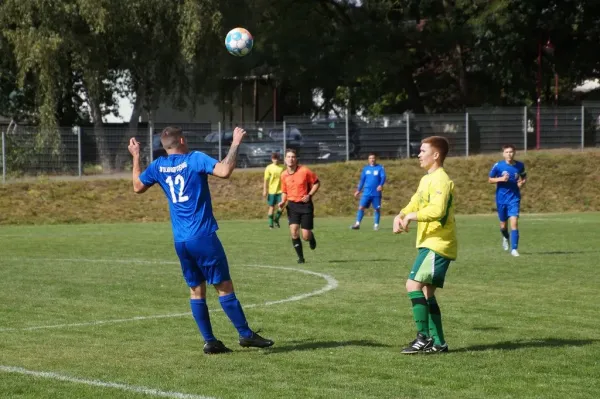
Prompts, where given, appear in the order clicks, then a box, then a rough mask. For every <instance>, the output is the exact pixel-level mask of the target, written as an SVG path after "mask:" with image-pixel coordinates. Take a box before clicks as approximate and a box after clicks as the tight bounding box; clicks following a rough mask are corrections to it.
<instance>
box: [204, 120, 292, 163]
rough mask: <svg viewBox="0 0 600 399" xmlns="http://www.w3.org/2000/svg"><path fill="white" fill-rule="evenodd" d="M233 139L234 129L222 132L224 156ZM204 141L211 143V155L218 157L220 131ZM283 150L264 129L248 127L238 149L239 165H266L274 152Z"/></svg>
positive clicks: (211, 134)
mask: <svg viewBox="0 0 600 399" xmlns="http://www.w3.org/2000/svg"><path fill="white" fill-rule="evenodd" d="M232 140H233V131H231V130H225V131H223V132H221V148H222V154H223V156H225V155H226V154H227V151H229V147H230V146H231V142H232ZM204 141H205V142H206V143H210V144H211V147H210V148H211V149H210V153H209V155H211V156H213V157H214V158H218V157H219V154H218V142H219V132H212V133H210V134H209V135H208V136H206V138H205V139H204ZM281 150H282V147H281V146H280V145H279V144H278V143H277V142H275V141H273V140H272V139H271V138H270V137H268V136H266V135H263V132H262V130H254V129H246V136H245V137H244V141H242V144H240V147H239V151H238V159H237V166H238V167H239V168H249V167H253V166H265V165H267V164H268V163H269V162H271V155H272V154H273V153H274V152H277V153H280V152H281Z"/></svg>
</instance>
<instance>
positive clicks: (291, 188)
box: [281, 165, 319, 202]
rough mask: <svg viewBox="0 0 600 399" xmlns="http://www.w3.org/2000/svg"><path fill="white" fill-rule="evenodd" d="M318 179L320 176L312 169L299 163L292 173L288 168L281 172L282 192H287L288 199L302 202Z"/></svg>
mask: <svg viewBox="0 0 600 399" xmlns="http://www.w3.org/2000/svg"><path fill="white" fill-rule="evenodd" d="M318 181H319V178H318V177H317V175H316V174H314V172H313V171H312V170H310V169H308V168H307V167H306V166H302V165H298V167H297V168H296V171H295V172H294V173H292V174H290V173H289V172H288V171H287V169H286V170H284V171H283V172H281V192H282V193H284V194H287V199H288V201H293V202H300V201H301V200H302V197H304V196H305V195H306V194H308V192H309V191H310V189H311V188H312V186H313V185H314V184H315V183H316V182H318Z"/></svg>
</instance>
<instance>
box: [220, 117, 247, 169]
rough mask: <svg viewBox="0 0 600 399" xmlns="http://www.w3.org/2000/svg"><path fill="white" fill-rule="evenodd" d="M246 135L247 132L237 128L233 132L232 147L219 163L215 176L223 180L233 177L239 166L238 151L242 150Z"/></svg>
mask: <svg viewBox="0 0 600 399" xmlns="http://www.w3.org/2000/svg"><path fill="white" fill-rule="evenodd" d="M245 135H246V131H245V130H244V129H242V128H240V127H236V128H235V129H234V130H233V140H232V141H231V147H229V152H228V153H227V155H226V156H225V158H223V160H222V161H221V162H218V163H217V164H216V165H215V168H214V170H213V173H212V174H213V176H217V177H220V178H222V179H229V176H231V174H232V173H233V170H234V169H235V166H236V164H237V156H238V151H239V149H240V144H241V142H242V139H243V138H244V136H245Z"/></svg>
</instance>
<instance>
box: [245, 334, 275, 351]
mask: <svg viewBox="0 0 600 399" xmlns="http://www.w3.org/2000/svg"><path fill="white" fill-rule="evenodd" d="M274 343H275V342H273V341H271V340H270V339H266V338H263V337H261V336H260V335H258V333H255V332H253V333H252V336H251V337H250V338H244V337H240V346H243V347H244V348H250V347H254V348H268V347H269V346H273V344H274Z"/></svg>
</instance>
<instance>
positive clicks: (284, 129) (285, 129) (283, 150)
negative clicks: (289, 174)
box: [281, 121, 287, 159]
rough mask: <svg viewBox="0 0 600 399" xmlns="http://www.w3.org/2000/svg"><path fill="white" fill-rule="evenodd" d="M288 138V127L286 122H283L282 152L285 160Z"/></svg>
mask: <svg viewBox="0 0 600 399" xmlns="http://www.w3.org/2000/svg"><path fill="white" fill-rule="evenodd" d="M286 136H287V126H286V123H285V121H283V149H282V150H281V152H282V153H283V157H284V159H285V150H286V148H285V143H286V141H287V138H286Z"/></svg>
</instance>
